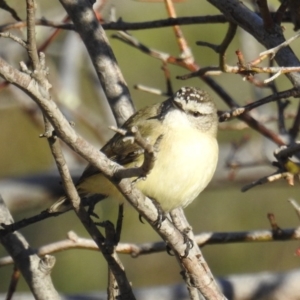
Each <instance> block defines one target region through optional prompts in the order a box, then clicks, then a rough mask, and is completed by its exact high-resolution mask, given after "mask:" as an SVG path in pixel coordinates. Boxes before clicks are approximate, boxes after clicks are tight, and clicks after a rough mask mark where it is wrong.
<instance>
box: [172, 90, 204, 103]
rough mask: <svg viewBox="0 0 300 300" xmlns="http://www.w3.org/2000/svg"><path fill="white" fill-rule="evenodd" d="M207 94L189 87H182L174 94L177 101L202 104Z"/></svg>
mask: <svg viewBox="0 0 300 300" xmlns="http://www.w3.org/2000/svg"><path fill="white" fill-rule="evenodd" d="M207 96H208V95H207V93H206V92H204V91H202V90H198V89H195V88H191V87H182V88H181V89H180V90H179V91H177V92H176V94H175V98H177V99H178V100H179V101H186V102H187V101H190V100H192V101H196V102H202V101H205V99H206V97H207Z"/></svg>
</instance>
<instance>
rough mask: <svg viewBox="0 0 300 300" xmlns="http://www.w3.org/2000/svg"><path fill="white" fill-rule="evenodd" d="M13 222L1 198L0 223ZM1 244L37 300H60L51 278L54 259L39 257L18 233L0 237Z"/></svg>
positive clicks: (47, 256)
mask: <svg viewBox="0 0 300 300" xmlns="http://www.w3.org/2000/svg"><path fill="white" fill-rule="evenodd" d="M12 222H13V219H12V217H11V215H10V213H9V211H8V210H7V208H6V206H5V203H4V201H3V199H2V197H0V223H6V224H10V223H12ZM0 242H1V243H2V245H3V246H4V247H5V249H6V250H7V252H8V253H9V255H10V256H11V257H12V258H13V260H14V263H15V264H16V266H17V267H18V268H19V270H20V271H21V273H22V275H23V277H24V279H25V280H26V282H27V284H28V286H29V288H30V289H31V292H32V293H33V295H34V297H35V298H36V299H41V300H43V299H45V300H46V299H53V300H55V299H60V297H59V295H58V293H57V291H56V290H55V288H54V286H53V284H52V281H51V276H50V273H51V269H52V268H53V266H54V263H55V260H54V257H51V256H49V255H46V256H45V257H44V258H42V259H41V258H40V257H38V255H37V254H36V253H35V251H34V250H33V249H31V248H30V246H29V244H28V243H27V241H26V240H25V238H24V237H23V236H22V235H21V234H20V233H18V232H14V233H9V234H7V235H6V236H0Z"/></svg>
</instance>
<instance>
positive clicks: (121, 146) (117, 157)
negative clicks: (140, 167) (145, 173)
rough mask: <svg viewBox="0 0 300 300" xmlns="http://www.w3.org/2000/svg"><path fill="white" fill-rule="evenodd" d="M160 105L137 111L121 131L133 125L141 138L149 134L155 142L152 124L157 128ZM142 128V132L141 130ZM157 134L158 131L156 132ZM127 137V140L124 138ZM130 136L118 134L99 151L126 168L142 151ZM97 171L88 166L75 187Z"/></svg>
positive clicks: (97, 170)
mask: <svg viewBox="0 0 300 300" xmlns="http://www.w3.org/2000/svg"><path fill="white" fill-rule="evenodd" d="M160 107H161V104H157V105H155V106H154V107H152V108H151V109H149V108H148V107H146V108H144V109H142V110H139V111H138V112H137V113H135V114H134V115H132V116H131V117H130V118H129V119H128V120H127V121H126V122H125V123H124V125H123V126H122V129H125V130H127V129H129V128H131V127H132V126H133V125H134V126H137V127H138V129H139V130H140V131H141V132H142V136H143V137H144V138H147V137H148V135H149V134H150V132H151V136H152V137H153V141H150V142H153V143H154V142H155V141H156V139H157V137H158V136H159V134H157V136H156V135H155V136H153V122H155V126H157V119H158V118H159V114H160V111H161V109H160ZM141 115H143V120H140V118H141ZM141 128H142V130H141ZM158 132H159V130H158ZM126 137H127V138H126ZM128 137H130V134H129V133H127V134H126V135H125V136H124V135H121V134H120V133H116V134H115V135H114V136H113V137H112V139H110V140H109V141H108V142H107V143H106V144H105V145H104V146H103V147H102V149H101V150H100V151H102V152H103V153H104V154H105V155H106V156H107V157H108V158H109V159H111V160H113V161H115V162H117V163H118V164H120V165H122V166H126V165H128V164H130V163H132V162H134V161H136V160H137V159H138V157H139V156H141V155H142V154H143V149H141V147H140V146H138V145H137V144H135V143H134V142H133V141H132V140H131V139H129V138H128ZM99 172H100V171H99V169H97V168H96V167H94V166H92V165H90V164H89V165H88V166H87V167H86V168H85V170H84V172H83V173H82V175H81V177H80V179H79V181H78V182H77V185H79V184H80V183H81V182H82V181H83V180H84V179H85V178H87V177H90V176H92V175H95V174H97V173H99Z"/></svg>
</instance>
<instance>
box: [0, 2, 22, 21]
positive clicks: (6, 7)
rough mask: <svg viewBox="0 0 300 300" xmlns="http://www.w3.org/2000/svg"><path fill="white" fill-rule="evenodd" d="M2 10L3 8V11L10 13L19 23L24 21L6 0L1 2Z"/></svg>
mask: <svg viewBox="0 0 300 300" xmlns="http://www.w3.org/2000/svg"><path fill="white" fill-rule="evenodd" d="M0 8H2V9H3V10H6V11H7V12H9V13H10V14H11V16H12V17H13V18H14V19H15V20H17V21H21V20H22V19H21V18H20V17H19V16H18V14H17V12H16V11H15V10H14V9H13V8H11V7H10V6H9V5H8V4H7V3H6V1H5V0H1V1H0Z"/></svg>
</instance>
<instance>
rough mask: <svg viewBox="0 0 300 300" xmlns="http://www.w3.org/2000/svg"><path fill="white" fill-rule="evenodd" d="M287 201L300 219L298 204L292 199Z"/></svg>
mask: <svg viewBox="0 0 300 300" xmlns="http://www.w3.org/2000/svg"><path fill="white" fill-rule="evenodd" d="M288 201H289V202H290V203H291V205H292V206H293V207H294V209H295V211H296V214H297V216H298V218H299V219H300V206H299V204H298V202H297V201H296V200H294V199H289V200H288Z"/></svg>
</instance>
